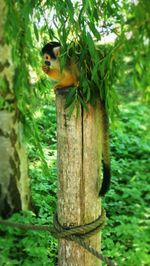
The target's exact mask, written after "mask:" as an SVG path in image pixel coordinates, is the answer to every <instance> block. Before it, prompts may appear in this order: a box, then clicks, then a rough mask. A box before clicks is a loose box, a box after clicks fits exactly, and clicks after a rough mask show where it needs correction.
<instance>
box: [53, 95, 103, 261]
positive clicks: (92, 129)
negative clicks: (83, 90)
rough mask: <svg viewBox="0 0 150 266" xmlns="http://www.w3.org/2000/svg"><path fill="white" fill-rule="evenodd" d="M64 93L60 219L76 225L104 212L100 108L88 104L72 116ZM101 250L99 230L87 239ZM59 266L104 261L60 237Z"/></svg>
mask: <svg viewBox="0 0 150 266" xmlns="http://www.w3.org/2000/svg"><path fill="white" fill-rule="evenodd" d="M65 101H66V96H65V95H60V94H57V95H56V106H57V140H58V147H57V151H58V219H59V222H60V223H61V224H62V225H63V226H77V225H82V224H86V223H90V222H92V221H93V220H95V219H97V218H98V216H99V215H100V212H101V204H100V199H99V197H98V193H99V187H100V170H101V153H102V152H101V151H102V148H101V146H102V145H101V136H102V134H101V121H102V120H101V109H100V103H99V102H97V104H96V106H95V107H92V106H90V105H89V106H88V108H89V112H87V111H86V110H82V109H80V112H79V115H78V118H76V110H74V113H73V115H72V116H71V119H70V120H69V118H68V111H67V110H65ZM86 241H87V242H88V243H89V244H90V245H92V247H94V248H95V249H96V250H98V251H100V233H98V234H96V235H95V236H92V237H90V238H89V239H88V240H86ZM58 265H59V266H100V265H101V262H100V261H99V260H98V259H96V258H95V257H94V256H92V255H91V254H90V253H88V252H87V251H85V250H84V249H83V248H81V247H79V246H78V244H76V243H74V242H71V241H66V240H60V241H59V261H58Z"/></svg>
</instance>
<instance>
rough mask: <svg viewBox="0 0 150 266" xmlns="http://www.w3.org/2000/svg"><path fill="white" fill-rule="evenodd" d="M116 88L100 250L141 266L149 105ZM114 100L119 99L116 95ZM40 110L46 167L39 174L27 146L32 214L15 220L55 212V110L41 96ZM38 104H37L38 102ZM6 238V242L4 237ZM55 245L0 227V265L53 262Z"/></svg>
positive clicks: (44, 237) (145, 260)
mask: <svg viewBox="0 0 150 266" xmlns="http://www.w3.org/2000/svg"><path fill="white" fill-rule="evenodd" d="M129 84H130V82H126V87H124V88H118V90H119V92H122V96H121V99H120V100H121V105H120V113H119V116H120V119H119V120H118V119H117V120H116V125H115V124H114V125H113V127H112V129H111V157H112V185H111V189H110V191H109V192H108V194H107V195H106V197H105V199H104V202H103V206H104V207H105V209H106V211H107V217H108V221H107V226H106V227H105V228H104V229H103V233H102V245H103V246H102V252H103V254H105V255H106V256H109V257H110V258H113V260H114V261H117V262H118V265H120V266H126V265H128V266H137V265H139V266H142V265H143V266H146V265H149V263H150V257H149V255H148V250H149V244H148V243H149V233H148V227H149V222H148V218H149V215H150V214H149V200H150V198H149V189H150V187H149V186H150V184H149V172H150V169H149V165H150V162H149V153H150V147H149V145H148V143H149V141H150V135H149V123H148V122H149V120H148V118H149V107H148V106H147V105H145V104H144V103H143V102H141V100H140V99H139V96H138V95H137V94H136V90H135V92H134V90H132V92H133V93H132V94H131V87H130V90H129V89H128V86H129ZM119 98H120V97H119ZM42 103H43V109H42V112H41V113H39V111H40V110H41V105H40V104H39V106H38V108H37V114H38V115H37V117H36V123H37V125H38V127H39V130H40V132H41V142H42V147H43V150H44V153H45V158H46V160H47V164H48V166H49V175H45V174H43V171H42V170H41V162H40V161H39V157H38V156H37V150H35V149H34V145H31V144H30V146H29V159H30V176H31V177H32V202H33V209H34V211H35V212H36V216H35V215H34V214H33V213H31V212H28V213H23V214H16V215H14V216H13V217H12V218H11V219H12V220H14V221H18V222H23V223H25V222H31V223H38V224H52V219H53V214H54V211H55V210H56V189H57V177H56V112H55V107H54V101H51V106H50V105H49V101H48V100H47V98H45V99H43V101H42ZM42 103H41V104H42ZM6 239H7V241H6ZM56 254H57V245H56V240H54V239H53V238H52V237H51V236H50V235H48V234H47V233H46V234H45V233H43V232H32V231H23V230H17V229H15V230H14V229H12V228H6V227H5V228H4V229H3V228H2V227H1V238H0V265H30V264H31V263H32V264H33V265H45V266H48V265H53V266H54V265H55V262H56V260H57V255H56Z"/></svg>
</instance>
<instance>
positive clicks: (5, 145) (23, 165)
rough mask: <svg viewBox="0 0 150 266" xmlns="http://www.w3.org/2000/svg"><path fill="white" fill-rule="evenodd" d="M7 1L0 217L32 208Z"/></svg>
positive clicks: (0, 13) (1, 12)
mask: <svg viewBox="0 0 150 266" xmlns="http://www.w3.org/2000/svg"><path fill="white" fill-rule="evenodd" d="M6 13H7V10H6V6H5V1H4V0H2V1H1V4H0V17H1V19H0V69H1V73H0V80H1V82H0V216H2V217H4V218H6V217H8V216H10V215H11V214H12V213H13V212H16V211H19V210H26V209H28V206H29V201H30V193H29V178H28V168H27V156H26V153H25V147H24V144H23V140H22V124H21V122H20V120H19V111H18V109H17V107H16V102H15V96H14V93H13V87H14V86H15V84H13V78H14V67H13V65H12V60H11V47H10V46H9V45H7V44H6V43H5V37H4V22H5V18H6Z"/></svg>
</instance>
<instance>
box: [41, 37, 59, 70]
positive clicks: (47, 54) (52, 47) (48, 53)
mask: <svg viewBox="0 0 150 266" xmlns="http://www.w3.org/2000/svg"><path fill="white" fill-rule="evenodd" d="M60 46H61V45H60V43H59V42H49V43H47V44H46V45H45V46H44V47H43V48H42V55H43V59H44V63H45V65H47V66H52V68H58V66H59V60H58V56H59V54H60Z"/></svg>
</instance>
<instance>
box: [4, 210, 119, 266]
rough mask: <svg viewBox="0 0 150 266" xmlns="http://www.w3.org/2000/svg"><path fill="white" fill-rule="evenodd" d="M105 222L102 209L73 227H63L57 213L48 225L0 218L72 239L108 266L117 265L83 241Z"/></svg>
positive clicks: (12, 224) (16, 225)
mask: <svg viewBox="0 0 150 266" xmlns="http://www.w3.org/2000/svg"><path fill="white" fill-rule="evenodd" d="M105 222H106V212H105V210H104V209H102V213H101V215H100V216H99V217H98V218H97V219H96V220H95V221H93V222H91V223H89V224H85V225H81V226H75V227H63V226H61V224H60V223H59V221H58V216H57V213H55V215H54V224H53V226H48V225H34V224H21V223H14V222H10V221H6V220H0V224H2V225H6V226H10V227H16V228H19V229H23V230H36V231H48V232H49V233H50V234H51V235H53V236H54V237H55V238H57V239H59V238H63V239H66V240H70V241H74V242H76V243H78V245H80V246H81V247H83V248H84V249H86V250H87V251H88V252H90V253H91V254H92V255H93V256H95V257H97V258H98V259H100V260H102V261H103V262H105V263H106V264H107V265H108V266H117V264H116V263H114V262H112V261H111V260H110V259H108V258H107V257H105V256H103V255H102V254H101V253H99V252H98V251H97V250H95V249H94V248H92V247H91V246H90V245H89V244H87V243H86V242H85V239H86V238H88V237H90V236H92V235H94V234H96V233H97V232H98V231H100V230H101V229H102V228H103V227H104V226H105Z"/></svg>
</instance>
